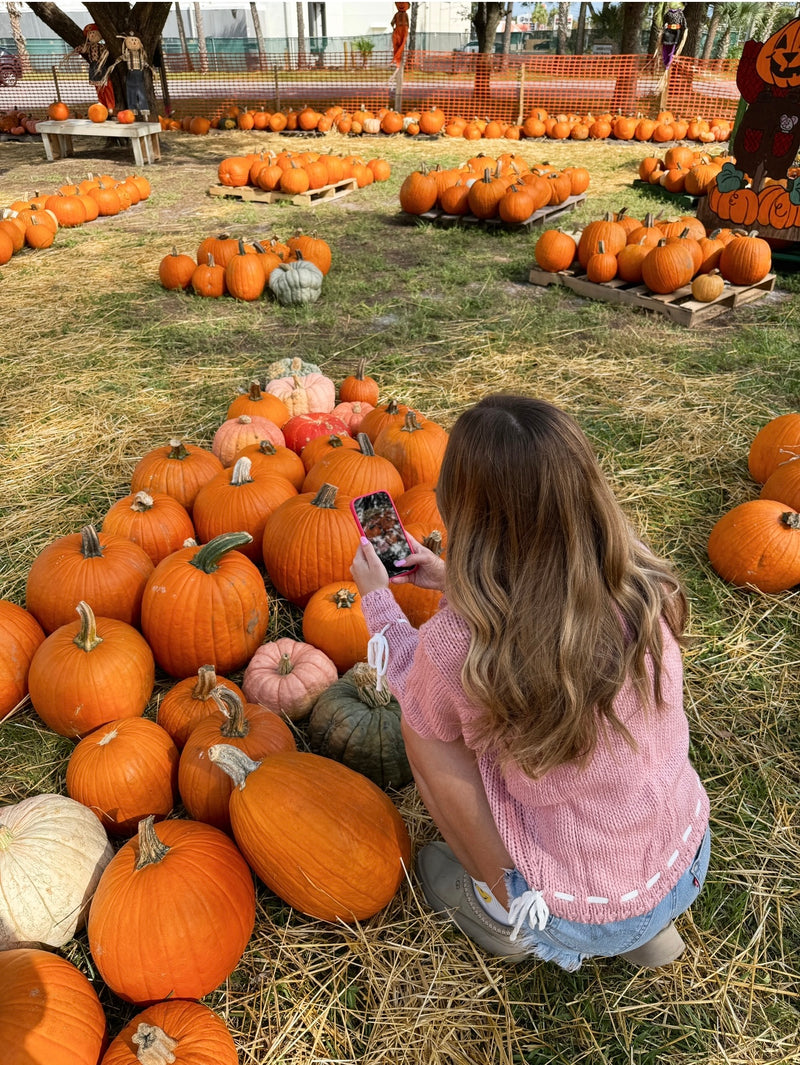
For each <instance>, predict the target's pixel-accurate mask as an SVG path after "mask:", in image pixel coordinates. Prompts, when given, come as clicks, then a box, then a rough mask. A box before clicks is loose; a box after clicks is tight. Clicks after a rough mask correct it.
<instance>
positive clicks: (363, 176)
mask: <svg viewBox="0 0 800 1065" xmlns="http://www.w3.org/2000/svg"><path fill="white" fill-rule="evenodd" d="M390 174H391V167H390V166H389V164H388V163H387V162H386V160H385V159H370V160H369V161H368V162H367V161H365V160H364V159H363V158H362V157H361V156H360V155H346V156H342V155H334V154H333V153H332V152H290V151H283V152H278V153H277V154H276V153H275V152H259V153H257V154H252V155H230V156H227V157H226V158H225V159H223V160H222V161H221V162H220V164H219V166H218V168H217V177H218V178H219V182H220V184H221V185H226V186H227V187H229V188H243V187H244V186H246V185H249V186H251V187H253V188H258V189H263V190H264V191H265V192H283V193H285V194H286V195H287V196H293V195H297V194H298V193H302V192H308V191H309V190H312V191H313V190H315V189H322V188H325V187H327V186H328V185H336V184H338V183H339V182H340V181H345V180H348V179H350V178H355V180H356V184H357V185H358V187H359V188H360V189H362V188H364V187H365V186H367V185H371V184H372V183H373V181H386V180H387V179H388V178H389V176H390Z"/></svg>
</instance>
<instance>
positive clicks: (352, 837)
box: [90, 744, 411, 922]
mask: <svg viewBox="0 0 800 1065" xmlns="http://www.w3.org/2000/svg"><path fill="white" fill-rule="evenodd" d="M208 756H209V758H210V759H211V760H212V761H214V762H216V763H217V764H218V765H220V766H222V768H224V769H225V771H226V772H227V773H230V775H231V777H232V779H233V781H234V785H235V786H234V789H233V792H232V793H231V804H230V811H231V823H232V825H233V834H234V837H235V839H236V842H237V844H238V845H239V848H240V850H241V851H242V853H243V854H244V856H245V857H246V858H247V861H248V862H249V863H250V865H251V867H252V868H253V869H254V870H255V872H256V874H257V875H258V876H259V877H260V878H261V879H262V880H263V881H264V883H265V884H266V885H267V887H268V888H269V889H270V890H271V891H274V892H275V894H276V895H278V896H279V897H280V898H282V899H283V900H284V902H288V903H289V905H290V906H293V907H294V908H295V909H296V910H300V912H301V913H305V914H308V915H309V916H310V917H317V918H319V919H320V920H322V921H346V922H351V921H362V920H366V919H367V918H368V917H372V916H373V915H374V914H376V913H378V911H379V910H382V909H383V908H384V906H386V905H387V904H388V903H389V902H390V901H391V899H392V897H393V896H394V894H395V892H396V891H397V889H398V887H399V886H400V884H401V883H402V882H403V879H404V877H405V873H406V869H407V868H408V865H409V862H410V859H411V844H410V841H409V838H408V831H407V829H406V826H405V824H404V822H403V819H402V818H401V817H400V814H399V813H398V811H397V810H396V808H395V806H394V805H393V803H392V801H391V799H389V797H388V796H387V795H385V794H384V792H382V791H381V789H380V788H379V787H377V785H375V784H373V783H372V781H371V780H368V779H367V778H366V777H365V776H362V774H361V773H356V772H355V771H354V770H352V769H348V768H347V767H346V766H344V765H342V764H341V763H339V762H335V761H333V760H332V759H330V758H323V757H321V756H320V755H316V754H306V753H303V752H300V751H292V752H287V753H285V754H273V755H270V756H269V758H265V759H264V761H263V762H261V763H260V764H259V763H256V762H252V761H251V760H250V759H248V758H247V756H246V755H245V754H243V752H242V751H239V750H237V749H236V748H235V747H230V746H228V745H227V744H216V745H215V746H213V747H212V748H211V749H210V750H209V752H208ZM112 865H113V862H112ZM101 886H102V880H101ZM90 921H91V918H90Z"/></svg>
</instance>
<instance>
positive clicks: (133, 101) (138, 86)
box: [106, 33, 153, 119]
mask: <svg viewBox="0 0 800 1065" xmlns="http://www.w3.org/2000/svg"><path fill="white" fill-rule="evenodd" d="M119 36H120V40H121V41H122V42H123V44H122V54H121V55H120V57H119V59H117V60H115V61H114V63H113V64H112V65H111V66H110V67H109V68H108V73H107V74H106V78H107V79H108V78H109V77H111V72H112V71H113V69H114V67H116V66H117V65H118V64H119V63H125V65H126V66H127V68H128V73H127V74H126V75H125V97H126V103H127V106H128V108H129V109H130V110H131V111H135V112H136V113H137V115H138V116H139V118H142V117H144V118H145V119H148V118H149V117H150V101H149V100H148V98H147V90H146V89H145V86H144V72H145V70H150V71H152V69H153V68H152V67H151V66H150V64H149V63H148V61H147V54H146V52H145V50H144V46H143V44H142V42H141V41H140V40H139V38H138V37H137V36H135V34H133V33H128V34H120V35H119Z"/></svg>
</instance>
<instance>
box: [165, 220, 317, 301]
mask: <svg viewBox="0 0 800 1065" xmlns="http://www.w3.org/2000/svg"><path fill="white" fill-rule="evenodd" d="M330 268H331V249H330V245H329V244H328V243H327V241H325V240H323V239H322V238H321V237H318V236H317V234H316V233H314V234H312V235H310V236H309V235H308V234H305V233H302V232H301V231H300V230H298V231H297V232H296V233H295V235H294V236H293V237H289V239H288V240H287V241H286V242H284V241H282V240H280V239H278V237H276V236H273V237H270V238H268V239H267V240H260V241H258V240H256V241H252V242H248V243H245V241H244V240H243V239H242V238H238V239H237V238H235V237H230V236H228V235H227V234H225V233H222V234H219V235H218V236H216V237H213V236H209V237H205V238H204V239H203V240H202V241H201V242H200V245H199V246H198V248H197V252H196V253H195V256H194V257H192V256H191V255H186V254H185V253H179V252H178V250H177V248H176V247H173V249H172V251H171V253H170V254H168V255H165V256H164V258H163V259H162V260H161V262H160V263H159V265H158V277H159V281H160V282H161V284H162V285H163V286H164V288H166V289H191V290H192V292H194V293H196V294H197V295H198V296H205V297H208V298H212V299H217V298H219V297H220V296H223V295H226V294H227V295H230V296H233V297H234V299H238V300H245V301H253V300H257V299H259V298H260V297H261V296H262V295H263V293H264V290H265V289H269V291H270V292H271V293H272V294H273V296H274V297H275V299H276V300H277V301H278V302H279V303H280V304H281V305H282V306H292V305H295V304H301V303H312V302H314V301H315V300H317V299H318V298H319V296H320V293H321V291H322V279H323V277H324V276H325V275H326V274H327V273H328V271H329V270H330Z"/></svg>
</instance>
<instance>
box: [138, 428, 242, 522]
mask: <svg viewBox="0 0 800 1065" xmlns="http://www.w3.org/2000/svg"><path fill="white" fill-rule="evenodd" d="M223 468H224V467H223V465H222V463H221V462H220V460H219V459H218V458H217V456H216V455H215V454H214V453H213V452H211V451H209V450H208V449H207V448H203V447H199V446H198V445H197V444H184V443H183V441H182V440H179V439H178V438H177V437H175V438H173V439H172V440H170V442H169V444H167V445H166V446H165V447H156V448H153V449H152V450H150V451H148V452H147V453H146V454H145V455H143V456H142V458H141V459H139V461H138V462H137V464H136V466H135V468H134V471H133V475H132V477H131V492H141V491H143V492H148V493H150V494H151V495H152V494H153V492H166V494H167V495H170V496H172V497H173V498H174V499H177V501H178V502H179V503H180V504H181V505H182V506H184V507H186V509H187V510H188V511H189V512H190V513H191V509H192V505H193V504H194V500H195V497H196V496H197V493H198V492H199V491H200V488H201V487H202V485H204V484H205V483H206V481H210V480H211V478H212V477H214V476H215V475H216V474H217V473H219V472H220V471H221V470H222V469H223Z"/></svg>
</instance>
